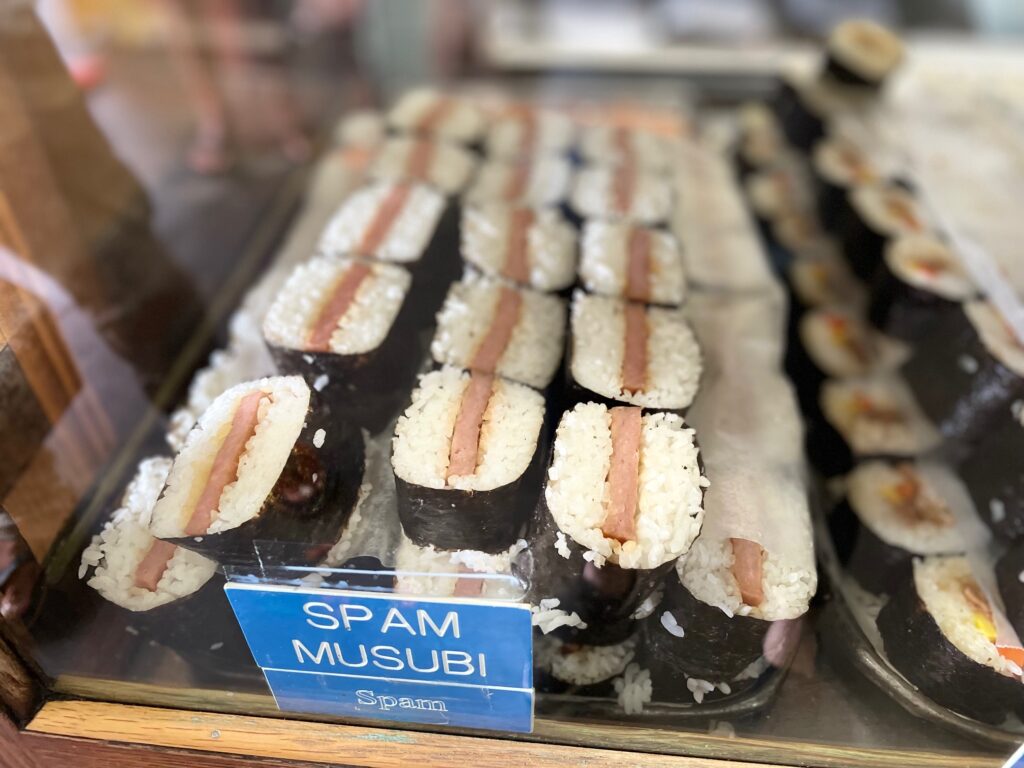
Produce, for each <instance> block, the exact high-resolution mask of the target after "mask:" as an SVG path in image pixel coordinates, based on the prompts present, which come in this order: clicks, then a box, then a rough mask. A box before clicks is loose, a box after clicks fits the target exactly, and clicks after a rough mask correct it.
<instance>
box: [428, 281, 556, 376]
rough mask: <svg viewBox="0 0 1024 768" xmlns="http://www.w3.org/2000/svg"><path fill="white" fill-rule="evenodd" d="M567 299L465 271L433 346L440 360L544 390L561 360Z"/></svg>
mask: <svg viewBox="0 0 1024 768" xmlns="http://www.w3.org/2000/svg"><path fill="white" fill-rule="evenodd" d="M565 315H566V312H565V301H564V300H562V299H560V298H558V297H557V296H552V295H550V294H545V293H539V292H537V291H531V290H528V289H525V288H515V287H513V286H511V285H508V284H506V283H503V282H501V281H498V280H491V279H488V278H485V277H481V276H479V275H475V274H472V273H470V274H467V275H465V276H464V277H463V279H462V280H460V281H459V282H457V283H453V284H452V287H451V288H450V289H449V291H448V296H447V297H446V298H445V301H444V306H442V307H441V311H440V312H439V313H438V315H437V332H436V333H435V334H434V340H433V342H431V345H430V352H431V354H432V355H433V357H434V361H435V362H437V363H440V364H442V365H453V366H455V367H457V368H465V369H467V370H473V371H475V372H477V373H496V374H498V375H499V376H501V377H503V378H506V379H511V380H512V381H518V382H519V383H521V384H527V385H528V386H531V387H533V388H534V389H540V390H543V389H546V388H547V386H548V385H549V384H550V383H551V380H552V379H553V378H554V377H555V373H556V372H557V370H558V366H559V364H560V363H561V361H562V346H563V344H564V341H565Z"/></svg>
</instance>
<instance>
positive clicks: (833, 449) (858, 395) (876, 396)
mask: <svg viewBox="0 0 1024 768" xmlns="http://www.w3.org/2000/svg"><path fill="white" fill-rule="evenodd" d="M819 404H820V407H821V413H822V416H823V419H822V421H821V422H819V423H817V424H815V425H814V426H813V427H812V429H811V431H810V432H809V433H808V458H809V459H810V461H811V463H812V464H814V466H816V467H817V468H818V470H819V471H820V472H822V473H823V474H824V475H826V476H832V475H837V474H844V473H846V472H849V471H850V469H851V467H852V466H853V462H854V460H855V459H856V460H857V461H862V460H864V459H870V458H893V459H899V458H910V457H914V456H920V455H922V454H924V453H927V452H928V451H930V450H932V449H934V448H936V447H937V446H938V445H939V443H940V441H941V435H940V434H939V432H938V430H936V429H935V427H934V425H932V423H931V422H930V421H928V419H927V418H926V417H925V416H924V414H923V413H921V409H920V407H918V405H917V403H916V402H915V401H914V396H913V394H912V393H911V392H910V390H909V389H908V388H907V385H906V383H905V382H904V381H903V380H902V379H900V378H899V377H898V376H897V375H895V374H891V373H890V374H880V375H877V376H871V377H868V378H864V379H842V380H838V379H837V380H829V381H826V382H825V383H824V384H823V385H822V387H821V394H820V396H819Z"/></svg>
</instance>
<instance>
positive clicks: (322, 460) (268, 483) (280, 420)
mask: <svg viewBox="0 0 1024 768" xmlns="http://www.w3.org/2000/svg"><path fill="white" fill-rule="evenodd" d="M311 399H312V393H311V391H310V388H309V387H308V386H307V385H306V383H305V382H304V381H303V380H302V379H301V378H300V377H298V376H279V377H274V378H268V379H261V380H259V381H253V382H246V383H244V384H239V385H237V386H234V387H231V388H230V389H229V390H227V391H226V392H224V393H223V394H222V395H221V396H220V397H218V398H217V399H216V400H214V401H213V404H212V405H211V406H210V407H209V408H208V409H207V410H206V412H205V413H204V414H203V415H202V417H200V419H199V422H198V424H197V425H196V426H195V427H194V428H193V430H192V432H190V433H189V436H188V438H187V439H186V440H185V446H184V447H183V448H182V449H181V452H180V453H179V454H178V455H177V457H176V458H175V459H174V464H173V466H172V467H171V471H170V474H169V475H168V478H167V485H166V487H165V488H164V491H163V494H162V495H161V497H160V499H159V501H157V503H156V505H155V506H154V508H153V514H152V517H151V519H150V525H149V528H150V532H151V533H152V534H153V535H154V536H156V537H157V538H160V539H165V540H167V541H169V542H170V543H172V544H178V545H180V546H182V547H186V548H188V549H191V550H193V551H196V552H199V553H200V554H203V555H205V556H207V557H210V558H212V559H214V560H216V561H217V562H219V563H221V564H232V565H235V564H237V565H245V564H253V563H256V562H260V563H261V565H262V564H263V563H264V562H265V560H266V558H265V556H264V557H263V558H261V556H260V552H259V551H257V550H258V546H259V542H262V541H270V542H275V544H278V545H279V548H278V550H277V551H279V552H281V553H282V556H283V557H286V558H287V559H288V561H289V563H292V564H296V563H302V562H316V561H317V560H319V556H320V555H321V554H322V547H323V545H325V544H326V545H327V547H328V548H329V547H330V545H331V544H333V543H334V542H335V541H336V540H337V539H338V536H339V534H340V533H341V529H342V528H343V527H344V525H345V523H346V521H347V520H348V517H349V515H350V514H351V512H352V509H353V507H354V505H355V503H356V499H357V496H358V492H359V485H360V482H361V480H362V475H363V465H364V447H363V438H362V435H361V434H359V432H358V431H356V430H355V429H352V428H350V427H347V426H346V425H345V424H344V423H343V422H341V421H340V420H338V419H332V418H330V412H329V411H327V410H326V409H321V410H313V409H311V407H310V401H311Z"/></svg>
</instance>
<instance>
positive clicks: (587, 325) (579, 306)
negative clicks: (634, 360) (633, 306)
mask: <svg viewBox="0 0 1024 768" xmlns="http://www.w3.org/2000/svg"><path fill="white" fill-rule="evenodd" d="M644 313H645V315H646V317H647V329H648V337H647V377H646V385H645V387H644V389H642V390H639V391H637V392H629V391H626V390H624V389H623V382H622V361H623V356H624V355H625V347H626V302H624V301H621V300H619V299H613V298H609V297H606V296H590V295H587V294H585V293H583V292H582V291H577V292H576V293H575V295H574V296H573V300H572V355H571V360H572V370H571V374H572V378H573V380H574V381H576V383H578V384H579V385H580V386H582V387H585V388H587V389H589V390H590V391H592V392H596V393H597V394H599V395H601V396H602V397H607V398H610V399H614V400H621V401H622V402H625V403H630V404H632V405H642V406H645V407H648V408H666V409H681V408H686V407H687V406H688V405H689V404H690V403H691V402H693V398H694V395H696V394H697V386H698V384H699V383H700V374H701V369H702V362H701V354H700V347H699V346H698V345H697V340H696V338H695V337H694V335H693V332H692V331H691V330H690V326H689V325H688V324H687V322H686V318H685V316H684V314H683V312H682V310H678V309H664V308H661V307H648V308H647V309H645V311H644Z"/></svg>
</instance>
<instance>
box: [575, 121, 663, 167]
mask: <svg viewBox="0 0 1024 768" xmlns="http://www.w3.org/2000/svg"><path fill="white" fill-rule="evenodd" d="M677 152H678V142H676V141H672V140H671V139H668V138H666V137H664V136H659V135H657V134H654V133H650V132H648V131H639V130H629V129H623V128H618V127H616V126H612V125H593V126H589V127H587V128H585V129H584V130H583V133H582V135H581V136H580V154H581V155H583V159H584V160H586V161H587V162H588V163H593V164H594V165H607V164H618V163H623V162H628V161H632V162H634V163H636V165H638V166H639V167H640V168H642V169H644V170H646V171H655V172H666V171H668V170H670V169H671V167H672V160H673V157H674V156H675V155H676V153H677Z"/></svg>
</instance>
